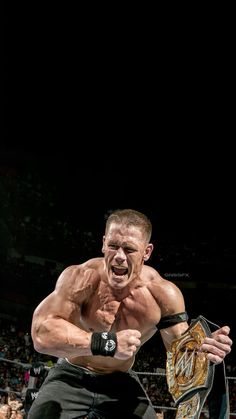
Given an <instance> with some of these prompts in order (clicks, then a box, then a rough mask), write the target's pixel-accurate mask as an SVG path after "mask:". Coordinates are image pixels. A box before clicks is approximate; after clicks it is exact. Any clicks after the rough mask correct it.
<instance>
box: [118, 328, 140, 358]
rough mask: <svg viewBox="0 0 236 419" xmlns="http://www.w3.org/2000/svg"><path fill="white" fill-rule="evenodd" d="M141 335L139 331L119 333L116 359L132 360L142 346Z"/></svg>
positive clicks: (129, 330)
mask: <svg viewBox="0 0 236 419" xmlns="http://www.w3.org/2000/svg"><path fill="white" fill-rule="evenodd" d="M140 338H141V333H140V332H139V331H138V330H132V329H127V330H122V331H120V332H118V333H117V341H118V347H117V351H116V354H115V358H118V359H128V358H131V357H132V356H133V355H134V353H135V352H136V351H137V349H138V348H139V346H140V345H141V340H140Z"/></svg>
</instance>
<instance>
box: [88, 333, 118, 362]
mask: <svg viewBox="0 0 236 419" xmlns="http://www.w3.org/2000/svg"><path fill="white" fill-rule="evenodd" d="M116 348H117V338H116V334H115V333H114V332H99V333H97V332H94V333H92V338H91V351H92V354H93V355H102V356H114V355H115V352H116Z"/></svg>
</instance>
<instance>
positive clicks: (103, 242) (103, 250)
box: [102, 236, 106, 253]
mask: <svg viewBox="0 0 236 419" xmlns="http://www.w3.org/2000/svg"><path fill="white" fill-rule="evenodd" d="M105 239H106V236H103V238H102V253H104V252H105Z"/></svg>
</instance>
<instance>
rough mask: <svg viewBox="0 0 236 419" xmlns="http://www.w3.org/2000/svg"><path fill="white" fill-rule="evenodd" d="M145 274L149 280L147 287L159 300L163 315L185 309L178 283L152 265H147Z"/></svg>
mask: <svg viewBox="0 0 236 419" xmlns="http://www.w3.org/2000/svg"><path fill="white" fill-rule="evenodd" d="M144 274H145V278H146V280H147V288H148V289H149V291H150V292H151V294H152V296H153V297H154V298H155V300H156V301H157V303H158V305H159V307H160V309H161V313H162V316H165V315H169V314H174V313H177V312H182V311H184V310H185V303H184V298H183V294H182V292H181V290H180V289H179V288H178V287H177V285H175V284H174V283H173V282H171V281H168V280H167V279H165V278H163V277H162V276H161V275H160V274H159V273H158V272H157V271H156V270H155V269H154V268H152V267H150V266H147V265H146V266H145V271H144Z"/></svg>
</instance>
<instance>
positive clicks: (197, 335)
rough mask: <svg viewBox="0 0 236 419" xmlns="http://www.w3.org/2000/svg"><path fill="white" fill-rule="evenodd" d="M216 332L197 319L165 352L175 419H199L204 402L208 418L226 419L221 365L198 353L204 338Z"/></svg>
mask: <svg viewBox="0 0 236 419" xmlns="http://www.w3.org/2000/svg"><path fill="white" fill-rule="evenodd" d="M217 329H219V326H217V325H215V324H214V323H211V322H210V321H209V320H207V319H205V318H204V317H203V316H199V317H198V318H197V319H195V320H193V322H192V323H191V325H190V327H189V328H188V329H187V330H186V332H185V333H184V334H183V335H182V336H181V337H180V338H178V339H175V340H174V341H173V342H172V345H171V351H169V352H167V363H166V375H167V384H168V388H169V391H170V393H171V395H172V397H173V399H174V401H175V405H176V406H177V414H176V419H199V417H200V414H201V411H202V408H203V405H204V403H205V401H206V399H207V403H208V407H209V412H210V419H228V418H229V396H228V383H227V381H226V376H225V365H224V362H221V363H220V364H218V365H215V364H214V363H212V362H211V361H209V360H208V358H207V353H205V352H199V347H200V346H201V344H202V343H203V341H204V339H205V337H211V332H213V331H215V330H217Z"/></svg>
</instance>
